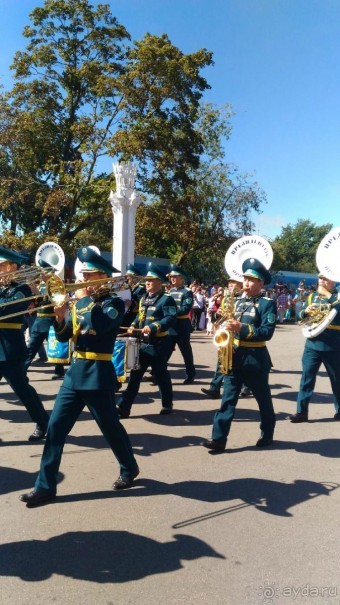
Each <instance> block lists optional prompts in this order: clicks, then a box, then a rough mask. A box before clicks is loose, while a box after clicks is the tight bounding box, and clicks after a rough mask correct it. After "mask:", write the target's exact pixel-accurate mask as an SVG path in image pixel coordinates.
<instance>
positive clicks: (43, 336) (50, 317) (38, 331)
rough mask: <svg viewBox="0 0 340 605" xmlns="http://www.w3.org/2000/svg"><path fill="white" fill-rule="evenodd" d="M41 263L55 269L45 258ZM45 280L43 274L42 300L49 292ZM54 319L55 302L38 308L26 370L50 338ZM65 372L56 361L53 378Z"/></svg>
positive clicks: (41, 284)
mask: <svg viewBox="0 0 340 605" xmlns="http://www.w3.org/2000/svg"><path fill="white" fill-rule="evenodd" d="M39 265H40V267H42V268H43V269H44V268H45V269H53V267H52V265H50V264H49V263H47V262H46V261H45V260H42V259H40V260H39ZM45 280H46V278H45V277H44V276H42V281H41V283H40V284H39V286H38V291H39V294H40V296H41V299H42V301H44V298H45V297H46V294H47V289H46V284H45ZM45 300H46V298H45ZM54 321H55V313H54V309H53V304H51V306H50V307H46V308H45V309H42V310H41V311H39V309H38V310H37V316H36V318H35V321H34V323H33V326H32V330H31V334H30V340H29V343H28V345H27V348H28V356H27V358H26V362H25V368H26V371H27V370H28V368H29V366H30V365H31V363H32V361H33V359H34V357H35V356H36V354H37V352H38V351H39V348H40V347H41V345H42V344H43V342H44V340H47V339H48V333H49V329H50V327H51V326H53V324H54ZM46 359H47V358H46ZM64 374H65V371H64V366H63V364H60V363H56V364H55V366H54V375H53V376H52V380H59V379H61V378H63V377H64Z"/></svg>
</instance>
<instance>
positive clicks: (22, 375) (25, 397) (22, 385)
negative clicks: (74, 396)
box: [0, 360, 48, 428]
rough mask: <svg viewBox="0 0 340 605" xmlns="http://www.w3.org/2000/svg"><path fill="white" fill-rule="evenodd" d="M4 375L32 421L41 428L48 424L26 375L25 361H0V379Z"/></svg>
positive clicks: (46, 416) (45, 414)
mask: <svg viewBox="0 0 340 605" xmlns="http://www.w3.org/2000/svg"><path fill="white" fill-rule="evenodd" d="M2 377H4V378H5V379H6V380H7V382H8V384H9V385H10V387H11V388H12V389H13V391H14V393H15V394H16V395H17V397H18V398H19V399H20V401H21V402H22V403H23V404H24V406H25V408H26V410H27V411H28V413H29V415H30V416H31V418H32V420H33V422H36V424H38V425H39V426H40V427H41V428H44V427H46V426H47V424H48V414H47V412H46V410H45V409H44V406H43V404H42V402H41V399H40V397H39V395H38V393H37V392H36V390H35V389H34V388H33V387H32V385H30V383H29V380H28V378H27V376H26V369H25V362H24V361H23V360H22V361H0V380H1V378H2Z"/></svg>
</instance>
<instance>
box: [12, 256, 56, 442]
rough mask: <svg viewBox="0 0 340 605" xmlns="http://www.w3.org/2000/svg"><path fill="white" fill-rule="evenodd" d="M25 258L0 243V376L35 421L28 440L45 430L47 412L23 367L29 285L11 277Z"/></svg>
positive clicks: (25, 349) (25, 354)
mask: <svg viewBox="0 0 340 605" xmlns="http://www.w3.org/2000/svg"><path fill="white" fill-rule="evenodd" d="M26 262H27V257H24V256H23V255H21V254H18V253H17V252H14V251H12V250H7V249H6V248H3V247H2V246H0V281H1V283H2V289H1V294H0V379H1V378H3V377H4V378H5V379H6V380H7V382H8V384H9V385H10V386H11V387H12V389H13V391H14V393H15V394H16V395H17V396H18V398H19V399H20V401H22V403H23V404H24V406H25V408H26V410H27V411H28V413H29V415H30V416H31V418H32V420H33V422H35V423H36V427H35V430H34V431H33V433H32V434H31V435H30V436H29V438H28V439H29V441H39V440H40V439H43V438H44V436H45V434H46V430H47V424H48V414H47V412H46V410H45V409H44V406H43V404H42V402H41V400H40V397H39V395H38V394H37V392H36V390H35V389H34V388H33V387H32V385H30V383H29V380H28V378H27V376H26V369H25V359H26V357H27V347H26V343H25V336H24V312H25V310H27V309H28V307H29V305H30V303H31V299H32V298H33V296H34V295H32V288H33V286H32V288H31V287H30V286H29V285H28V284H27V283H20V284H19V283H17V282H16V281H15V280H16V273H17V274H18V273H19V267H20V266H21V265H22V264H24V263H26ZM28 299H29V300H28ZM16 314H17V315H16ZM11 315H15V316H14V317H10V316H11Z"/></svg>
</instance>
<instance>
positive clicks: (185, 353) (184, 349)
mask: <svg viewBox="0 0 340 605" xmlns="http://www.w3.org/2000/svg"><path fill="white" fill-rule="evenodd" d="M170 338H171V351H170V355H169V359H170V357H171V355H172V353H173V352H174V350H175V347H176V344H177V345H178V348H179V350H180V352H181V353H182V357H183V361H184V364H185V371H186V373H187V378H189V379H191V378H194V376H195V375H196V370H195V366H194V357H193V354H192V348H191V344H190V334H185V335H182V334H181V335H177V336H170ZM169 359H168V361H169Z"/></svg>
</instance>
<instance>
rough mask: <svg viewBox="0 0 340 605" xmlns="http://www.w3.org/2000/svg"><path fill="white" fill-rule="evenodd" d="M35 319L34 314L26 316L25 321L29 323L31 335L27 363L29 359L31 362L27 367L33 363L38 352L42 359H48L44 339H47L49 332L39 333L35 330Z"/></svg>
mask: <svg viewBox="0 0 340 605" xmlns="http://www.w3.org/2000/svg"><path fill="white" fill-rule="evenodd" d="M35 320H36V318H35V317H34V315H26V316H25V321H26V323H27V326H28V332H29V335H30V340H29V343H28V345H27V348H28V357H27V359H26V363H27V362H28V360H29V362H28V364H27V366H26V367H28V366H29V365H31V363H32V361H33V359H34V357H35V356H36V354H37V353H38V355H39V359H41V361H47V355H46V351H45V347H44V344H43V343H44V340H45V339H47V336H48V333H47V334H39V333H38V332H35V330H34V322H35Z"/></svg>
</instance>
